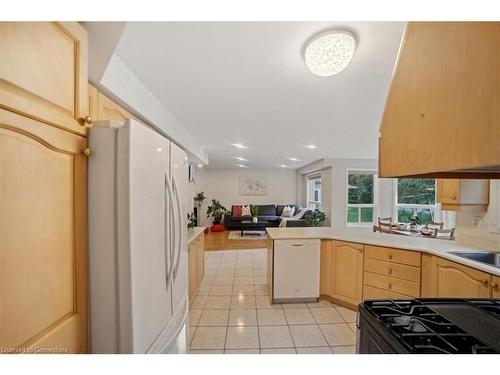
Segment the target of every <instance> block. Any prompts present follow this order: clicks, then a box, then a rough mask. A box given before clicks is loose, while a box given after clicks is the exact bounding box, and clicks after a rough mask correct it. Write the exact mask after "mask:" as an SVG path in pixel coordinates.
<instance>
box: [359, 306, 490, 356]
mask: <svg viewBox="0 0 500 375" xmlns="http://www.w3.org/2000/svg"><path fill="white" fill-rule="evenodd" d="M358 327H359V333H358V348H357V349H358V352H359V353H415V354H430V353H441V354H444V353H449V354H490V353H500V300H495V299H415V300H373V301H371V300H368V301H365V302H363V303H362V304H360V305H359V310H358Z"/></svg>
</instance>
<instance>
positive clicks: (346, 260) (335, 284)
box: [330, 241, 364, 306]
mask: <svg viewBox="0 0 500 375" xmlns="http://www.w3.org/2000/svg"><path fill="white" fill-rule="evenodd" d="M331 246H332V251H331V262H332V265H331V268H330V269H331V275H330V280H331V281H330V282H331V287H330V288H331V289H330V296H331V297H332V298H334V299H335V300H337V301H341V302H345V303H348V304H351V305H354V306H357V305H358V304H359V303H360V302H361V301H362V291H363V249H364V245H361V244H357V243H351V242H342V241H332V244H331Z"/></svg>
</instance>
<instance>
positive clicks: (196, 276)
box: [188, 232, 205, 300]
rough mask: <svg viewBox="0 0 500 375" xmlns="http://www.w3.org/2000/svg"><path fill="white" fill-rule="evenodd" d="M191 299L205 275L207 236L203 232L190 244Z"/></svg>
mask: <svg viewBox="0 0 500 375" xmlns="http://www.w3.org/2000/svg"><path fill="white" fill-rule="evenodd" d="M188 272H189V299H190V300H191V299H192V298H193V297H194V296H195V293H196V290H198V287H199V286H200V284H201V282H202V280H203V277H204V276H205V237H204V235H203V232H202V233H201V234H199V235H198V236H197V237H196V238H194V239H193V240H192V241H191V243H190V244H189V246H188Z"/></svg>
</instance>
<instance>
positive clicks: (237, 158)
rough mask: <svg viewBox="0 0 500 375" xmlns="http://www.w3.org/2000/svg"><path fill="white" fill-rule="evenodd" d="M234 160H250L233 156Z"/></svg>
mask: <svg viewBox="0 0 500 375" xmlns="http://www.w3.org/2000/svg"><path fill="white" fill-rule="evenodd" d="M233 159H236V160H239V161H249V160H248V159H245V158H242V157H241V156H233Z"/></svg>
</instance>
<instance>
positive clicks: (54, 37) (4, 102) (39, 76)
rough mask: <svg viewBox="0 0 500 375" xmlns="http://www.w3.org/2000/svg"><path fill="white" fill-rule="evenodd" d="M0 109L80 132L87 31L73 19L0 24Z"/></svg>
mask: <svg viewBox="0 0 500 375" xmlns="http://www.w3.org/2000/svg"><path fill="white" fill-rule="evenodd" d="M0 46H2V58H1V59H0V107H2V108H6V109H9V110H11V111H14V112H17V113H20V114H22V115H25V116H28V117H31V118H34V119H37V120H40V121H42V122H44V123H47V124H50V125H53V126H56V127H61V128H64V129H67V130H70V131H72V132H75V133H78V134H85V133H86V128H85V126H82V125H80V123H79V121H78V119H79V118H81V117H82V116H86V115H87V114H88V108H87V106H88V97H87V33H86V31H85V30H84V29H83V27H81V26H80V25H79V24H78V23H77V22H62V23H59V22H0Z"/></svg>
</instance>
